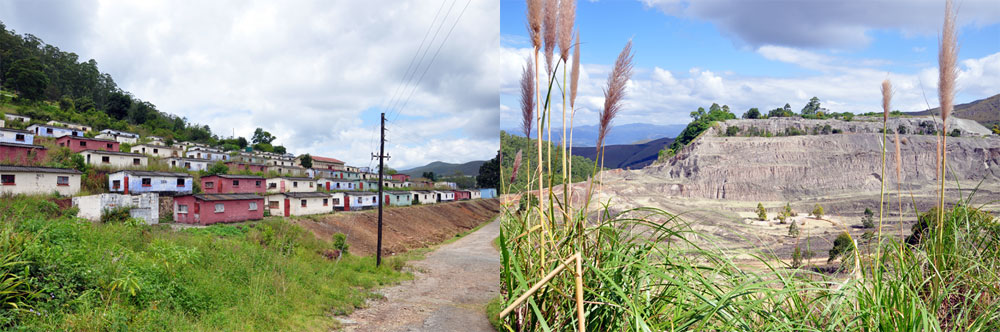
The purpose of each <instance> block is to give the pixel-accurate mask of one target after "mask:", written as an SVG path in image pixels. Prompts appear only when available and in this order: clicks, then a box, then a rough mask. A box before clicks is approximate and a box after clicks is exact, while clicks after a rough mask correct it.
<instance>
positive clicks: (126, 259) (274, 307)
mask: <svg viewBox="0 0 1000 332" xmlns="http://www.w3.org/2000/svg"><path fill="white" fill-rule="evenodd" d="M74 211H75V209H68V210H62V209H59V208H58V207H57V206H56V204H54V203H52V202H50V201H47V200H45V199H44V198H40V197H24V196H13V197H12V196H5V197H0V285H2V286H4V287H7V288H6V290H5V291H3V292H0V304H4V305H2V308H0V329H9V328H15V327H16V328H17V329H25V330H48V331H52V330H139V331H151V330H156V331H192V330H202V331H207V330H212V331H217V330H230V331H239V330H242V331H247V330H286V331H287V330H313V331H319V330H323V331H326V330H329V329H330V328H332V327H333V325H334V324H335V323H334V322H332V321H331V319H330V318H329V317H328V315H329V314H344V313H348V312H350V311H352V310H353V309H354V308H357V307H359V306H361V305H362V304H363V303H364V301H365V300H366V299H367V298H371V297H372V296H374V295H373V294H372V293H370V292H369V290H371V289H373V288H375V287H378V286H381V285H385V284H387V283H392V282H395V281H398V280H401V279H405V278H407V275H406V274H404V273H401V272H399V271H398V270H394V269H393V268H392V266H397V267H398V266H401V264H400V263H393V264H385V265H384V266H383V267H382V268H375V267H374V265H375V264H374V261H373V259H372V258H367V257H365V258H362V257H356V256H351V255H345V256H344V257H343V258H342V259H340V260H339V262H338V261H337V260H331V259H329V258H327V257H326V256H325V255H324V254H325V253H327V252H328V251H331V250H336V247H335V246H334V244H332V243H329V242H325V241H321V240H318V239H316V238H315V237H314V236H313V235H312V234H311V233H309V232H307V231H305V230H303V229H301V228H299V227H297V226H294V225H291V224H288V223H287V222H285V221H283V220H281V219H275V220H265V221H263V222H260V223H257V224H254V225H247V226H231V225H221V226H210V227H207V228H199V229H188V230H184V231H174V230H171V229H170V228H169V227H155V226H144V225H135V224H130V223H119V222H110V223H90V222H81V221H79V220H78V219H76V218H75V217H74V214H75V212H74ZM344 249H346V247H345V248H344ZM390 260H400V261H401V260H402V259H401V258H398V257H394V258H390ZM13 304H16V305H17V306H16V307H14V306H13Z"/></svg>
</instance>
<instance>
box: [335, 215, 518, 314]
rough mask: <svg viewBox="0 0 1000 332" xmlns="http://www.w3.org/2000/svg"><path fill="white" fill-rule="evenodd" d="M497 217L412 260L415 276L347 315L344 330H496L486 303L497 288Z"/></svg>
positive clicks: (498, 272) (386, 289)
mask: <svg viewBox="0 0 1000 332" xmlns="http://www.w3.org/2000/svg"><path fill="white" fill-rule="evenodd" d="M499 234H500V223H499V222H498V221H493V222H491V223H490V224H488V225H486V226H483V227H482V228H480V229H479V230H477V231H476V232H474V233H472V234H469V235H466V236H465V237H463V238H461V239H458V240H457V241H455V242H452V243H449V244H446V245H444V246H441V247H440V248H438V249H437V250H434V251H433V252H431V253H429V254H427V256H426V258H425V259H423V260H420V261H414V262H410V263H409V264H410V266H411V267H413V268H414V270H416V271H415V272H414V279H413V280H411V281H407V282H403V283H402V284H400V285H397V286H393V287H389V288H385V289H383V290H381V293H382V294H383V295H385V299H383V300H378V301H373V302H371V303H369V307H368V308H365V309H360V310H357V311H355V312H354V313H352V314H351V315H350V316H348V317H346V318H341V319H340V321H341V325H342V327H343V329H344V331H494V329H493V327H492V326H491V325H490V323H489V321H488V320H487V318H486V313H485V310H484V308H485V307H486V303H487V302H489V300H490V299H492V298H493V297H495V296H497V294H499V292H500V253H499V252H497V250H496V249H495V248H493V245H492V242H493V239H495V238H496V237H497V235H499Z"/></svg>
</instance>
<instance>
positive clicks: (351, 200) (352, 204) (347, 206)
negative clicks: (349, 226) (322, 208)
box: [343, 191, 378, 211]
mask: <svg viewBox="0 0 1000 332" xmlns="http://www.w3.org/2000/svg"><path fill="white" fill-rule="evenodd" d="M376 206H378V194H377V193H373V192H367V191H352V192H346V193H344V207H343V209H344V211H357V210H364V209H370V208H374V207H376Z"/></svg>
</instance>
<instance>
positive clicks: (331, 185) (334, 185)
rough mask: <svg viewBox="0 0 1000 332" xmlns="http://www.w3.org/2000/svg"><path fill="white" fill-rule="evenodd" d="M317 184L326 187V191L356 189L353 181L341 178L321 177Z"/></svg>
mask: <svg viewBox="0 0 1000 332" xmlns="http://www.w3.org/2000/svg"><path fill="white" fill-rule="evenodd" d="M316 184H317V185H318V186H319V187H320V188H323V189H326V191H334V190H354V189H355V187H354V183H353V182H351V181H345V180H341V179H330V178H320V179H319V180H316Z"/></svg>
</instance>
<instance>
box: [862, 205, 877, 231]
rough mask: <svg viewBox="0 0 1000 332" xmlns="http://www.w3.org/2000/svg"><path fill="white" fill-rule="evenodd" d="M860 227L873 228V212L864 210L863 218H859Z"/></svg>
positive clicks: (867, 209)
mask: <svg viewBox="0 0 1000 332" xmlns="http://www.w3.org/2000/svg"><path fill="white" fill-rule="evenodd" d="M861 227H864V228H875V212H873V211H872V209H869V208H865V213H864V216H863V217H861Z"/></svg>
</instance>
